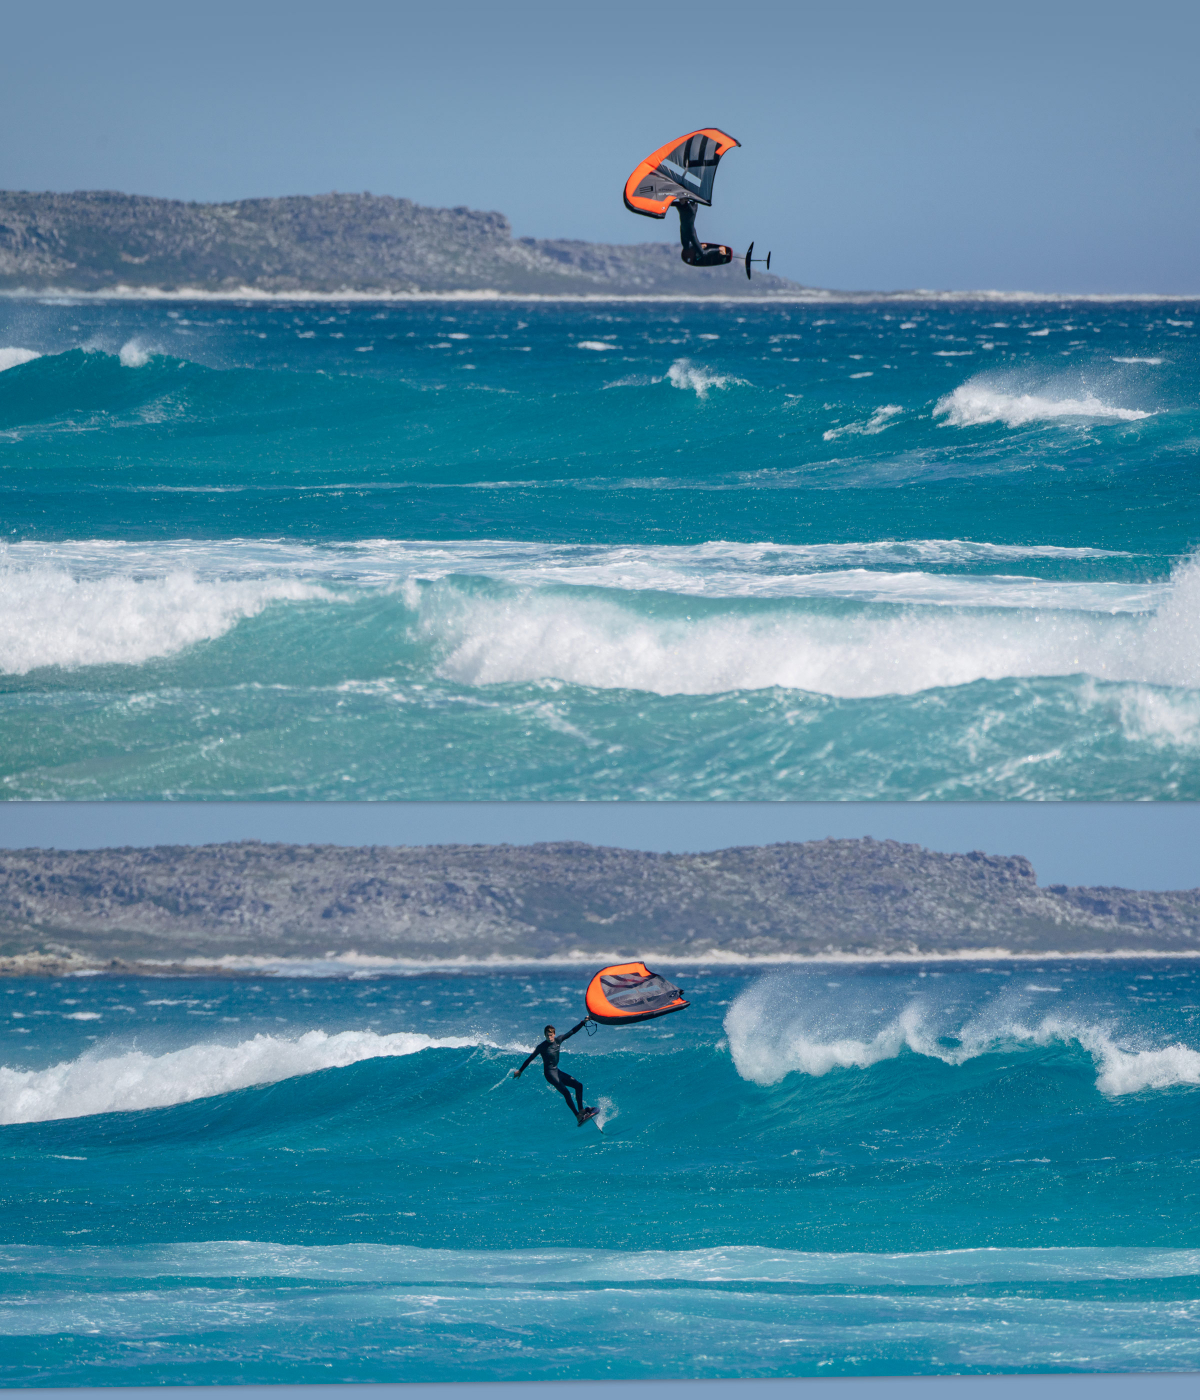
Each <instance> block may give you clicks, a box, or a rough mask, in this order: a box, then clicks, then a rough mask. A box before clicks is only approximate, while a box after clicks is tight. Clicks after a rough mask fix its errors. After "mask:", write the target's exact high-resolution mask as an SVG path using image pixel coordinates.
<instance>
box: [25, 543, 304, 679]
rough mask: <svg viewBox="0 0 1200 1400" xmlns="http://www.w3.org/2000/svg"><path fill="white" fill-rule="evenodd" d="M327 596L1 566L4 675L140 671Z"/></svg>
mask: <svg viewBox="0 0 1200 1400" xmlns="http://www.w3.org/2000/svg"><path fill="white" fill-rule="evenodd" d="M322 596H328V594H327V591H326V590H324V589H322V588H319V587H316V586H314V585H312V584H306V583H302V582H300V581H299V580H296V579H287V578H282V579H268V580H237V581H224V582H220V581H218V582H205V581H202V580H200V579H197V578H196V577H195V575H194V574H192V573H190V572H183V571H180V572H174V573H170V574H167V575H166V576H165V577H157V578H147V579H137V578H134V577H131V576H130V575H128V574H118V575H109V576H108V577H101V578H79V577H77V576H76V575H75V574H73V573H71V572H68V571H67V570H66V569H63V568H61V567H56V566H54V565H41V566H38V565H34V566H32V567H13V560H12V555H11V554H9V555H8V556H7V557H6V558H3V560H2V562H0V601H2V602H3V607H0V672H4V673H7V674H9V675H23V674H24V673H25V672H27V671H31V670H33V669H34V668H35V667H39V666H64V667H75V666H96V665H104V664H113V663H118V664H119V663H128V664H134V665H136V664H138V663H140V662H143V661H147V660H149V659H150V658H151V657H154V656H169V655H171V654H173V653H175V652H178V651H182V650H183V649H184V648H185V647H188V646H192V645H194V644H195V643H196V642H201V641H208V640H211V639H212V638H214V637H219V636H221V635H222V634H223V633H225V632H227V631H229V629H230V628H231V627H233V626H234V625H235V624H236V623H237V622H238V621H240V620H241V619H242V618H247V617H253V616H255V615H256V614H257V613H260V612H261V611H262V610H263V609H264V608H265V607H267V606H268V605H269V604H271V603H273V602H277V601H284V600H286V601H289V602H296V601H299V600H301V599H307V598H315V597H322Z"/></svg>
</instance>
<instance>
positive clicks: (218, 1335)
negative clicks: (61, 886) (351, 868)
mask: <svg viewBox="0 0 1200 1400" xmlns="http://www.w3.org/2000/svg"><path fill="white" fill-rule="evenodd" d="M662 970H663V971H665V972H667V973H668V975H670V976H672V977H673V978H674V979H675V980H677V981H679V982H680V983H681V984H682V985H683V987H684V989H685V991H686V992H687V994H688V996H689V997H690V999H691V1001H692V1006H691V1008H690V1009H689V1010H687V1011H685V1012H682V1013H679V1014H677V1015H675V1016H672V1017H669V1018H664V1019H663V1020H660V1021H656V1022H653V1023H649V1024H647V1025H643V1026H639V1027H632V1028H623V1029H619V1030H618V1029H612V1028H609V1027H601V1028H600V1029H599V1030H598V1031H597V1032H596V1034H595V1035H594V1036H591V1037H588V1036H586V1035H585V1034H584V1033H583V1032H580V1033H579V1034H578V1035H577V1036H576V1037H575V1038H574V1039H572V1040H571V1041H569V1042H568V1043H567V1046H566V1048H565V1051H564V1056H563V1064H564V1066H565V1067H568V1068H569V1069H570V1070H571V1071H572V1072H573V1073H575V1074H576V1075H577V1076H578V1077H579V1078H580V1079H582V1080H583V1082H584V1084H585V1087H586V1093H587V1099H588V1101H589V1102H592V1103H596V1104H599V1105H600V1106H601V1108H602V1122H603V1125H604V1128H603V1135H601V1133H599V1132H597V1131H596V1129H595V1128H594V1127H593V1126H591V1125H585V1126H584V1127H583V1128H579V1127H577V1126H576V1124H575V1122H574V1119H573V1118H572V1117H571V1116H569V1115H568V1113H567V1111H566V1109H565V1108H564V1107H563V1104H562V1101H561V1100H560V1099H559V1097H558V1096H557V1094H555V1093H554V1092H553V1091H552V1090H550V1089H549V1088H548V1086H546V1085H545V1083H544V1082H543V1080H542V1078H541V1076H540V1075H539V1074H537V1073H536V1072H532V1071H531V1072H530V1073H529V1074H527V1075H526V1076H525V1077H524V1078H523V1079H522V1080H521V1081H519V1082H517V1081H514V1080H512V1079H511V1078H509V1077H508V1075H509V1072H510V1071H511V1069H512V1068H514V1067H515V1066H516V1065H517V1064H519V1063H520V1060H521V1059H522V1058H523V1057H524V1054H525V1052H526V1051H527V1050H528V1049H529V1048H530V1047H531V1046H532V1044H533V1043H534V1041H535V1040H536V1039H537V1038H539V1037H540V1034H541V1027H542V1025H543V1024H544V1023H545V1021H546V1020H547V1019H553V1020H554V1021H555V1022H556V1024H557V1025H558V1026H559V1028H560V1030H565V1029H566V1028H568V1027H569V1026H571V1025H573V1024H574V1022H575V1021H576V1019H577V1018H578V1016H579V1014H580V1012H581V1003H582V989H583V986H584V983H585V980H586V972H585V971H581V970H579V969H567V968H560V969H545V968H542V969H539V970H527V969H520V968H511V969H508V970H491V971H487V972H484V971H482V970H479V969H475V970H472V969H459V970H457V971H446V972H443V973H435V972H425V973H420V974H415V975H408V976H379V975H375V976H367V977H360V978H358V979H347V978H345V977H341V978H336V979H333V978H330V979H326V980H319V979H312V978H309V979H302V978H286V977H285V978H274V979H272V978H269V977H264V978H262V979H261V980H256V981H255V980H241V981H239V980H219V981H218V980H200V979H196V980H180V979H171V978H145V979H130V978H116V979H110V978H106V977H93V978H69V979H65V980H63V981H60V982H55V983H50V982H45V981H40V982H35V981H31V980H24V981H22V980H8V981H5V982H0V1043H2V1044H3V1055H2V1057H0V1059H2V1062H3V1067H2V1068H0V1204H2V1209H0V1222H2V1230H3V1236H2V1239H0V1279H2V1280H3V1284H2V1287H0V1385H3V1384H7V1385H22V1384H36V1385H98V1384H99V1385H103V1384H113V1385H117V1384H120V1385H142V1384H158V1383H182V1382H187V1383H204V1382H213V1383H218V1382H222V1383H224V1382H236V1381H246V1382H285V1381H295V1382H301V1381H324V1380H363V1381H367V1380H371V1381H386V1380H469V1379H493V1380H522V1379H541V1380H553V1379H570V1378H604V1377H611V1378H636V1377H670V1376H675V1377H679V1376H684V1377H686V1376H722V1375H732V1376H747V1377H748V1376H761V1375H853V1374H885V1375H886V1374H893V1375H894V1374H905V1373H939V1372H986V1371H1022V1370H1027V1371H1089V1370H1092V1371H1095V1370H1109V1371H1162V1370H1194V1369H1197V1367H1200V1328H1198V1326H1197V1323H1198V1321H1200V1224H1198V1221H1200V1215H1198V1213H1197V1209H1196V1207H1197V1199H1198V1193H1200V1138H1198V1136H1197V1127H1196V1121H1197V1120H1196V1110H1197V1103H1198V1099H1197V1094H1198V1093H1200V1016H1198V1013H1200V971H1197V969H1196V967H1195V966H1194V965H1193V964H1192V963H1191V962H1189V961H1172V960H1168V959H1163V960H1156V959H1136V960H1129V961H1121V960H1113V961H1100V962H1096V963H1085V962H1076V961H1048V962H1045V963H1014V962H998V963H991V964H979V963H975V964H967V963H961V964H945V963H941V964H923V965H917V964H907V965H903V964H890V965H887V964H874V965H850V964H826V965H822V966H814V965H807V966H800V967H793V968H790V969H784V970H777V971H775V972H771V973H767V974H766V975H764V974H763V973H762V972H761V970H757V971H756V970H753V969H748V968H744V969H729V968H724V969H712V968H702V967H696V966H691V967H684V968H674V969H673V968H668V967H664V968H663V969H662Z"/></svg>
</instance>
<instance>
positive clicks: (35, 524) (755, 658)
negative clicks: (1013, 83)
mask: <svg viewBox="0 0 1200 1400" xmlns="http://www.w3.org/2000/svg"><path fill="white" fill-rule="evenodd" d="M1197 310H1198V308H1197V307H1196V306H1195V305H1173V304H1165V303H1164V304H1157V303H1156V304H1146V305H1133V304H1112V305H1108V304H1099V303H1061V304H1060V303H1047V304H1038V305H1030V304H1023V303H1009V302H999V303H989V304H957V303H956V304H932V303H911V304H889V305H861V306H799V305H793V306H777V305H776V306H765V305H749V306H724V307H722V306H711V305H700V304H685V303H668V304H625V305H621V304H602V303H598V304H587V305H580V304H569V305H568V304H552V303H545V304H519V303H463V302H447V303H428V302H421V303H407V304H378V303H354V304H348V305H347V304H312V303H305V304H245V305H240V304H237V305H235V304H229V303H215V302H214V303H154V304H140V303H138V304H134V303H120V302H109V303H104V302H86V303H69V302H53V303H49V302H47V303H43V302H33V301H6V302H4V303H2V304H0V347H2V346H6V347H8V348H7V349H0V364H6V365H9V366H10V367H9V368H7V369H4V370H3V372H2V373H0V501H2V502H3V519H4V529H5V539H6V541H7V543H6V545H5V548H4V558H3V560H2V561H0V570H2V572H0V586H2V587H3V593H4V597H5V602H6V607H5V609H4V610H3V611H4V618H3V620H2V621H0V673H2V675H3V690H2V698H0V754H2V755H3V758H2V764H3V768H2V780H3V791H4V792H5V794H6V795H7V796H9V797H13V798H113V797H117V798H160V797H168V798H301V799H312V798H346V799H349V798H392V799H394V798H419V799H438V798H442V799H496V798H548V799H550V798H553V799H564V798H604V799H619V798H642V799H672V798H687V799H730V798H747V799H749V798H753V799H764V798H766V799H771V798H780V799H826V798H854V799H866V800H869V799H918V798H997V799H1014V798H1069V799H1097V798H1099V799H1126V798H1153V799H1164V798H1165V799H1173V798H1176V799H1177V798H1182V799H1189V800H1193V799H1196V798H1197V797H1200V636H1198V634H1197V622H1196V619H1197V616H1198V615H1200V564H1198V563H1197V562H1196V560H1195V550H1196V548H1197V544H1198V543H1200V517H1198V514H1197V499H1198V498H1197V492H1196V484H1195V482H1196V470H1197V464H1198V456H1200V405H1198V402H1197V395H1198V392H1200V360H1198V357H1197V330H1196V322H1197ZM34 352H38V358H27V356H28V355H32V354H33V353H34ZM22 360H23V362H18V361H22Z"/></svg>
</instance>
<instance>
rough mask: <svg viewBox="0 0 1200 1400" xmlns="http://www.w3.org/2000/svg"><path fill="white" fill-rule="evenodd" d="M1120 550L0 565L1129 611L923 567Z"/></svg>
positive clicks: (554, 552)
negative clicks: (484, 580)
mask: <svg viewBox="0 0 1200 1400" xmlns="http://www.w3.org/2000/svg"><path fill="white" fill-rule="evenodd" d="M1116 557H1121V556H1120V555H1119V554H1118V553H1114V552H1113V551H1108V550H1103V549H1089V548H1086V547H1083V548H1081V547H1061V546H1056V545H1007V544H989V543H987V542H986V541H972V540H878V541H863V542H854V541H850V542H847V543H839V544H813V545H777V544H772V543H761V544H753V543H741V542H736V541H727V540H713V541H710V542H707V543H705V544H698V545H635V546H626V545H578V544H569V545H562V544H551V543H540V542H539V543H526V542H523V541H507V540H468V541H454V542H447V543H442V542H433V541H421V540H412V541H409V540H386V539H385V540H360V541H355V542H352V543H347V544H338V545H309V544H302V543H297V542H295V541H289V540H255V539H241V540H225V541H221V540H165V541H156V542H153V543H148V544H130V543H124V542H114V541H110V540H76V541H66V542H63V543H60V544H45V543H41V542H36V541H27V542H21V543H16V544H12V545H8V546H6V547H4V546H0V564H3V563H4V562H7V563H8V564H10V565H14V566H30V565H33V564H35V563H37V564H48V565H52V566H55V567H59V568H62V569H66V570H68V571H69V572H71V573H72V574H74V575H75V576H77V577H79V578H82V579H105V578H108V577H111V576H112V575H114V574H135V575H139V576H151V575H166V574H170V573H179V572H190V573H193V574H195V575H196V576H197V577H198V578H201V579H206V580H214V581H216V580H222V579H223V580H231V579H255V580H262V579H264V578H267V577H274V576H284V577H289V578H292V579H296V580H300V581H303V582H309V583H338V584H349V585H356V586H360V587H366V588H393V587H395V586H397V585H399V584H403V583H404V582H405V581H407V580H410V579H426V580H436V579H443V578H447V577H450V576H452V575H455V574H459V575H484V576H487V577H489V578H493V579H496V580H499V581H502V582H505V583H510V584H515V585H520V586H530V585H532V586H538V585H543V584H571V585H577V586H582V587H590V588H606V589H614V590H621V591H659V592H664V593H676V594H684V595H687V596H695V597H713V598H786V597H805V596H853V597H864V596H871V595H872V594H874V593H876V592H877V593H878V596H880V597H881V598H887V599H889V600H891V601H899V602H903V601H910V602H939V601H941V602H945V603H948V604H953V605H956V606H971V605H975V606H984V607H991V606H1001V607H1002V606H1006V605H1012V606H1019V607H1027V606H1037V607H1043V608H1045V607H1050V608H1053V607H1069V608H1084V609H1093V610H1096V611H1100V612H1113V611H1133V612H1142V611H1145V610H1147V609H1149V608H1152V607H1155V606H1157V605H1158V604H1159V603H1160V602H1161V601H1162V599H1163V596H1164V593H1165V590H1164V588H1163V587H1162V586H1161V585H1144V584H1117V583H1104V582H1096V583H1088V584H1078V583H1072V582H1063V583H1058V582H1050V581H1044V580H1039V579H1033V578H1022V577H1013V576H1007V577H1005V576H997V575H995V574H989V575H975V576H971V575H961V574H956V575H951V576H946V577H938V576H936V575H934V574H932V573H931V572H930V571H932V570H936V569H940V568H950V569H959V568H962V567H964V566H966V567H970V566H974V565H984V566H988V565H995V564H1014V565H1020V564H1021V563H1022V562H1025V561H1033V560H1046V561H1052V562H1068V561H1073V560H1085V559H1106V558H1116Z"/></svg>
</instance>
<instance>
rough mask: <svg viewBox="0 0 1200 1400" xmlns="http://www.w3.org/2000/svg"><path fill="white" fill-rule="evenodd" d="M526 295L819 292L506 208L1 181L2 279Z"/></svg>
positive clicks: (670, 247)
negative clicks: (592, 238)
mask: <svg viewBox="0 0 1200 1400" xmlns="http://www.w3.org/2000/svg"><path fill="white" fill-rule="evenodd" d="M184 289H186V290H189V291H195V292H200V293H207V294H226V295H228V294H236V293H238V292H251V293H264V292H265V293H274V294H287V293H294V294H303V293H306V292H308V293H313V294H315V295H329V294H337V293H357V294H361V295H372V294H374V295H413V294H421V293H455V292H458V293H470V292H496V293H499V294H502V295H504V294H507V295H517V296H597V295H601V296H605V295H616V296H622V295H623V296H687V297H696V296H700V297H704V296H712V297H717V298H720V299H721V300H727V299H729V298H737V297H748V296H750V297H754V298H762V297H776V296H795V295H797V294H809V295H820V293H817V292H814V291H813V290H812V289H810V288H804V287H802V286H800V285H799V284H798V283H795V282H789V281H787V280H786V279H784V278H782V277H777V276H775V275H774V274H771V273H763V274H759V273H757V272H756V273H755V275H754V280H753V281H752V282H751V281H747V279H746V275H745V271H744V269H743V268H742V267H740V266H738V265H737V264H736V263H735V264H732V265H730V266H727V267H722V268H689V267H686V266H685V265H684V264H683V263H682V262H681V261H680V258H679V246H678V244H677V243H671V242H664V243H629V244H607V243H586V242H581V241H579V240H576V239H566V238H561V239H553V238H514V237H513V234H512V227H511V225H510V224H509V222H508V220H507V219H506V218H505V217H504V215H503V214H498V213H484V212H480V211H479V210H475V209H466V208H458V209H433V208H427V207H425V206H423V205H420V204H414V203H413V202H412V200H409V199H393V198H391V197H390V196H386V195H372V194H325V195H295V196H292V197H289V198H284V199H243V200H238V201H236V202H235V203H230V204H196V203H185V202H184V201H182V200H175V199H154V198H150V197H148V196H144V195H130V194H121V193H117V192H114V191H106V190H88V191H81V192H78V193H75V194H34V193H28V192H26V191H14V190H6V191H0V291H7V292H9V293H21V292H24V293H30V294H38V293H46V292H61V293H70V292H81V293H90V294H96V293H104V292H110V293H112V292H116V291H118V290H125V291H126V292H137V291H138V290H143V291H150V292H155V291H157V292H168V293H169V292H178V291H180V290H184Z"/></svg>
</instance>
